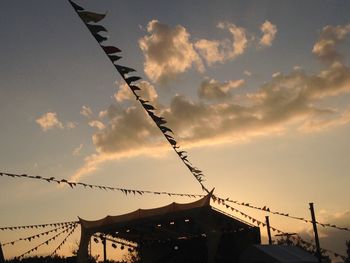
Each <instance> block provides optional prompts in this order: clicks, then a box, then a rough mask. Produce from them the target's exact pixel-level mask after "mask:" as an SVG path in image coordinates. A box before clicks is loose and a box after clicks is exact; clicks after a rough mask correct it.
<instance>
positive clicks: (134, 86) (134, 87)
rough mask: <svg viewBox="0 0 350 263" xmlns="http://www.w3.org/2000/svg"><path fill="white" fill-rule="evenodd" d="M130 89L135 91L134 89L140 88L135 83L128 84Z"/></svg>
mask: <svg viewBox="0 0 350 263" xmlns="http://www.w3.org/2000/svg"><path fill="white" fill-rule="evenodd" d="M129 87H130V89H132V91H136V90H141V89H140V88H139V87H138V86H136V85H129Z"/></svg>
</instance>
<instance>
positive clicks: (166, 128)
mask: <svg viewBox="0 0 350 263" xmlns="http://www.w3.org/2000/svg"><path fill="white" fill-rule="evenodd" d="M159 128H160V130H161V131H162V132H163V133H166V132H171V133H172V134H174V132H173V131H172V130H171V129H170V128H168V127H165V126H159ZM181 152H185V151H181ZM180 155H181V154H180Z"/></svg>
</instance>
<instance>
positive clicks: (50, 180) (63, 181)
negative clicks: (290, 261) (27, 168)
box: [0, 151, 350, 231]
mask: <svg viewBox="0 0 350 263" xmlns="http://www.w3.org/2000/svg"><path fill="white" fill-rule="evenodd" d="M179 153H180V155H181V156H182V158H185V157H186V152H185V151H180V152H179ZM0 176H8V177H11V178H24V179H35V180H41V181H45V182H48V183H57V184H65V185H69V186H70V187H71V188H72V189H74V188H75V187H84V189H90V190H91V189H95V190H103V191H118V192H121V193H123V194H124V195H126V196H128V195H129V196H131V195H140V196H142V195H144V194H153V195H167V196H179V197H189V198H201V197H204V195H203V194H189V193H173V192H166V191H149V190H141V189H129V188H120V187H111V186H104V185H94V184H88V183H83V182H73V181H68V180H66V179H58V178H55V177H43V176H38V175H36V176H32V175H27V174H13V173H5V172H0ZM212 199H213V201H214V202H218V204H222V203H225V202H228V203H233V204H236V205H239V206H244V207H248V208H252V209H255V210H259V211H262V212H266V213H270V214H275V215H279V216H284V217H287V218H291V219H296V220H300V221H304V222H306V223H312V221H311V220H309V219H305V218H303V217H297V216H292V215H290V214H289V213H282V212H278V211H272V210H271V209H270V208H269V207H268V206H267V205H264V206H263V207H258V206H254V205H252V204H250V203H248V202H240V201H235V200H232V199H230V198H221V197H218V196H215V195H213V196H212ZM68 223H71V222H68ZM316 223H317V224H318V225H320V226H322V227H324V228H325V227H329V228H334V229H338V230H342V231H350V227H341V226H337V225H335V224H331V223H323V222H316ZM0 230H4V229H2V228H1V227H0Z"/></svg>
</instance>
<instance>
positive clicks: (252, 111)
mask: <svg viewBox="0 0 350 263" xmlns="http://www.w3.org/2000/svg"><path fill="white" fill-rule="evenodd" d="M243 84H244V80H243V79H242V80H235V81H228V82H219V81H217V80H207V81H206V82H203V83H202V86H201V87H199V95H200V96H199V98H197V99H196V98H191V99H190V98H187V97H185V96H183V95H176V96H175V97H173V98H172V99H171V102H170V105H169V106H164V105H161V104H160V103H158V101H157V96H155V95H154V94H156V93H149V92H147V91H146V92H145V94H148V93H149V94H153V95H150V97H151V98H153V101H152V102H153V103H154V104H155V105H157V106H158V107H157V109H158V110H157V114H159V115H161V116H163V117H165V118H166V120H167V121H168V125H169V128H171V129H172V130H173V131H174V133H175V137H176V139H177V140H178V142H179V143H180V144H181V145H184V146H185V147H186V148H190V147H197V146H203V145H212V144H221V143H224V142H225V143H227V142H228V143H230V142H231V143H232V142H238V141H242V140H245V141H246V140H250V139H252V138H254V137H256V136H266V135H271V134H281V133H283V132H284V131H285V130H287V129H290V128H291V127H292V128H293V129H295V130H297V131H300V132H314V131H320V130H324V129H328V128H332V127H337V126H339V125H345V124H348V123H350V114H349V110H344V109H342V108H339V109H329V108H328V107H327V106H322V107H321V106H317V105H326V104H327V99H328V98H331V97H334V96H342V95H344V94H349V93H350V69H349V68H348V67H347V66H345V65H344V64H342V63H340V62H337V63H333V64H331V65H330V66H329V67H327V68H326V69H325V70H322V71H321V72H319V73H318V74H307V73H305V72H304V71H302V70H292V71H291V72H290V73H289V74H283V75H279V76H278V77H274V78H271V80H270V81H269V82H267V83H265V84H264V85H262V86H261V87H260V88H259V89H258V90H256V91H251V90H250V91H249V92H246V93H245V94H240V95H239V100H238V99H237V96H232V94H231V91H232V89H235V88H238V87H240V86H242V85H243ZM144 87H145V90H147V89H149V90H152V88H151V85H150V84H149V83H145V84H144ZM118 92H119V91H118ZM116 96H117V97H118V95H116ZM127 98H129V97H128V96H124V97H123V99H127ZM221 98H225V100H218V99H221ZM212 99H215V100H212ZM129 102H130V103H129V106H128V107H127V108H126V109H122V108H118V107H116V106H113V105H112V106H110V107H109V108H108V109H107V111H103V114H100V115H103V117H104V118H107V121H106V122H107V124H106V125H105V127H104V128H102V129H101V130H99V131H97V132H96V133H95V134H94V135H93V143H94V144H95V147H96V149H97V152H98V156H95V157H93V158H92V159H89V160H88V162H86V166H84V167H85V168H84V169H83V168H82V169H83V170H84V172H82V171H83V170H81V171H80V172H79V176H81V175H82V174H83V173H85V172H87V171H91V169H93V168H94V167H93V166H94V164H96V165H99V164H101V163H103V161H104V160H110V158H122V157H123V156H131V155H133V156H134V155H137V154H145V153H146V152H147V151H146V149H151V150H150V151H151V152H152V153H157V152H158V150H161V151H163V150H164V147H166V143H165V141H164V138H162V137H161V133H160V131H159V130H158V129H157V128H156V127H155V125H154V123H153V122H152V120H151V119H150V118H149V117H148V116H147V114H146V113H145V112H144V111H143V110H142V109H141V107H140V105H139V104H137V103H136V101H135V100H129ZM150 151H149V152H150ZM97 160H98V161H97Z"/></svg>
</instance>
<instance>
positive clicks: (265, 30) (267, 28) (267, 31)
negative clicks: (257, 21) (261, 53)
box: [259, 20, 277, 47]
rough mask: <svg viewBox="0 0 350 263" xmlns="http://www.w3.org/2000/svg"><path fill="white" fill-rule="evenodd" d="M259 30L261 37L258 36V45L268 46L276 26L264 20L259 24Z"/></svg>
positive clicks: (273, 36)
mask: <svg viewBox="0 0 350 263" xmlns="http://www.w3.org/2000/svg"><path fill="white" fill-rule="evenodd" d="M260 30H261V32H262V34H263V35H262V37H261V38H260V41H259V45H260V46H261V47H270V46H271V45H272V42H273V41H274V39H275V37H276V34H277V26H276V25H274V24H272V23H271V22H270V21H268V20H266V21H265V22H264V23H262V24H261V26H260Z"/></svg>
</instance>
